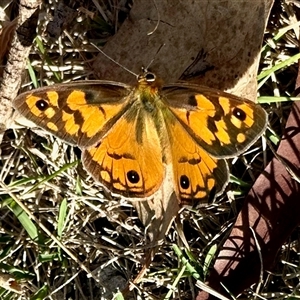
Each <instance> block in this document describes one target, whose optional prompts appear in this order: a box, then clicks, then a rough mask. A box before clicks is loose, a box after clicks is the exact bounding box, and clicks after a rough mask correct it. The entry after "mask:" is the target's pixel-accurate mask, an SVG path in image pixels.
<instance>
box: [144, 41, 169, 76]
mask: <svg viewBox="0 0 300 300" xmlns="http://www.w3.org/2000/svg"><path fill="white" fill-rule="evenodd" d="M163 46H165V43H164V44H162V45H161V46H160V47H159V48H158V49H157V51H156V53H155V54H154V57H153V58H152V59H151V61H150V63H149V64H148V66H147V67H146V68H143V69H144V70H145V71H146V72H147V71H148V69H149V68H150V66H151V65H152V63H153V62H154V60H155V58H156V56H157V54H158V53H159V52H160V50H161V49H162V47H163Z"/></svg>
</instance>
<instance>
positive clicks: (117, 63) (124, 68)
mask: <svg viewBox="0 0 300 300" xmlns="http://www.w3.org/2000/svg"><path fill="white" fill-rule="evenodd" d="M91 45H93V46H94V47H95V48H96V49H97V50H98V51H99V52H100V53H101V54H103V55H104V56H105V57H106V58H108V59H109V60H110V61H112V62H113V63H115V64H116V65H118V66H119V67H121V68H122V69H123V70H125V71H127V72H129V73H130V74H132V75H134V76H135V77H138V75H137V74H135V73H134V72H132V71H131V70H129V69H127V68H126V67H125V66H123V65H122V64H120V63H119V62H117V61H116V60H114V59H113V58H111V57H110V56H109V55H107V54H106V53H105V52H104V51H102V50H101V49H100V48H99V47H98V46H97V45H95V44H94V43H91Z"/></svg>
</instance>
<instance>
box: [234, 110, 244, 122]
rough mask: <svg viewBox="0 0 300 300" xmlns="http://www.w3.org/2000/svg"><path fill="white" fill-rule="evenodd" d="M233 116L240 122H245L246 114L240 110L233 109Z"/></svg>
mask: <svg viewBox="0 0 300 300" xmlns="http://www.w3.org/2000/svg"><path fill="white" fill-rule="evenodd" d="M233 115H234V116H235V117H236V118H237V119H239V120H240V121H245V119H246V113H245V112H244V111H243V110H241V109H240V108H234V109H233Z"/></svg>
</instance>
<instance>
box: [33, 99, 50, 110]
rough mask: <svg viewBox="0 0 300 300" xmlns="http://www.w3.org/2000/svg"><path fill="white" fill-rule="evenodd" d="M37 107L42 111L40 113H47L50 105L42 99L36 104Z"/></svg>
mask: <svg viewBox="0 0 300 300" xmlns="http://www.w3.org/2000/svg"><path fill="white" fill-rule="evenodd" d="M35 106H36V107H37V108H38V109H39V110H40V111H45V110H46V109H47V108H48V107H49V104H48V102H47V101H45V100H43V99H40V100H38V101H37V102H36V103H35Z"/></svg>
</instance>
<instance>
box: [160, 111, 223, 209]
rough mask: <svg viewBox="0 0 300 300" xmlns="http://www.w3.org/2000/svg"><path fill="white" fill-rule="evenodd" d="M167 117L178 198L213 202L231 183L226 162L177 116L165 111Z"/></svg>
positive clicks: (188, 202) (186, 201)
mask: <svg viewBox="0 0 300 300" xmlns="http://www.w3.org/2000/svg"><path fill="white" fill-rule="evenodd" d="M165 119H166V122H165V124H166V129H167V133H168V137H169V149H170V154H171V158H170V159H171V163H172V167H173V176H174V178H173V180H174V187H175V192H176V195H177V198H178V200H179V201H180V203H181V204H183V205H192V206H194V205H197V206H198V205H201V204H206V203H207V202H210V200H213V199H214V198H215V197H216V196H217V195H219V194H220V193H221V192H222V191H223V190H224V187H225V186H226V184H227V182H228V167H227V163H226V161H225V160H223V159H215V158H213V157H212V156H211V155H209V154H208V153H207V152H206V151H205V150H203V149H202V148H201V147H200V146H199V145H198V144H197V143H196V142H195V140H194V139H193V137H192V136H191V135H190V134H189V133H188V132H187V131H186V130H185V128H184V126H183V125H182V124H181V123H180V122H179V121H178V120H177V119H176V117H175V116H174V115H172V114H169V113H165Z"/></svg>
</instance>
